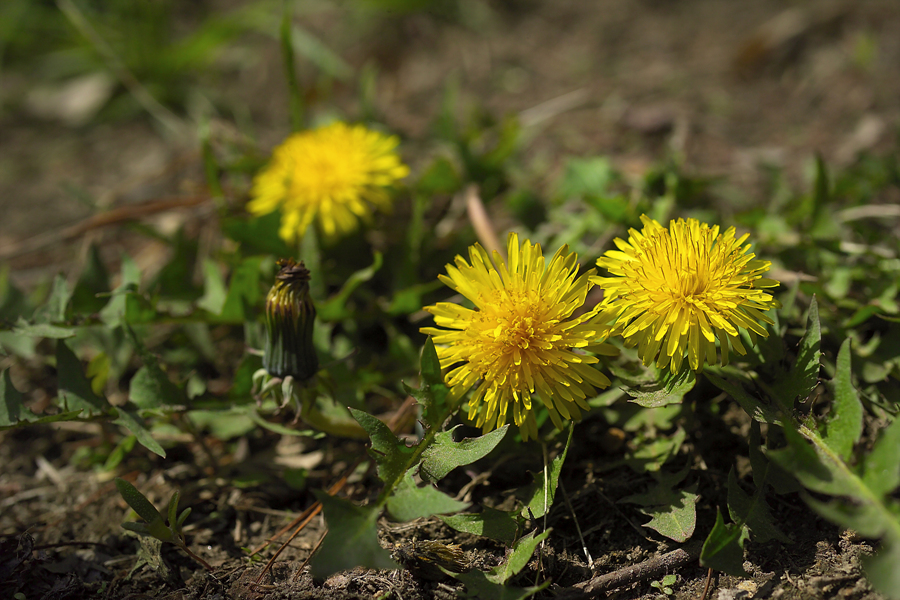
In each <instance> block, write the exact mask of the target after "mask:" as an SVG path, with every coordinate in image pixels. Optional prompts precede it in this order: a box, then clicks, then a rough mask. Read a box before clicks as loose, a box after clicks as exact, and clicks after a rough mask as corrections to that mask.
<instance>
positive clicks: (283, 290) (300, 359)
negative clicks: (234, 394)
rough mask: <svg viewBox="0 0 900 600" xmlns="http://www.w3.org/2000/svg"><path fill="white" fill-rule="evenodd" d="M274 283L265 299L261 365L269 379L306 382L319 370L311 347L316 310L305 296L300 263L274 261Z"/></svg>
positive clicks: (306, 283) (305, 280)
mask: <svg viewBox="0 0 900 600" xmlns="http://www.w3.org/2000/svg"><path fill="white" fill-rule="evenodd" d="M278 267H279V271H278V274H277V275H276V276H275V284H274V285H273V286H272V289H271V290H269V294H268V296H266V351H265V355H264V356H263V366H264V367H265V369H266V371H268V372H269V374H270V375H272V376H273V377H281V378H284V377H288V376H291V377H293V378H294V379H295V380H297V381H300V382H302V381H306V380H307V379H309V378H311V377H312V376H313V375H315V374H316V371H318V370H319V359H318V357H317V356H316V349H315V348H314V347H313V341H312V338H313V324H314V323H315V320H316V307H315V306H314V305H313V302H312V298H310V296H309V277H310V276H309V270H308V269H307V268H306V267H305V266H304V265H303V261H300V263H295V262H294V261H293V259H281V260H279V261H278Z"/></svg>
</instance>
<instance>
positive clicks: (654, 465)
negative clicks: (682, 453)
mask: <svg viewBox="0 0 900 600" xmlns="http://www.w3.org/2000/svg"><path fill="white" fill-rule="evenodd" d="M674 408H678V407H674ZM661 410H666V409H659V408H657V409H655V410H654V411H653V412H658V411H661ZM644 412H649V411H644ZM686 437H687V432H685V430H684V429H683V428H681V427H679V428H678V429H677V430H676V431H675V433H673V434H672V435H671V436H669V437H666V436H664V435H659V436H656V437H653V438H650V439H642V440H640V442H639V445H638V446H637V448H636V449H635V450H634V452H632V453H631V455H630V456H628V457H627V458H626V459H625V464H627V465H628V466H629V467H631V468H632V469H634V470H635V471H636V472H638V473H644V472H651V473H652V472H654V471H659V470H660V469H661V468H662V466H663V465H664V464H666V463H667V462H668V461H669V459H671V458H672V457H673V456H675V455H676V454H677V453H678V450H679V449H680V448H681V445H682V444H683V443H684V440H685V438H686Z"/></svg>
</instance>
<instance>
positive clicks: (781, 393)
mask: <svg viewBox="0 0 900 600" xmlns="http://www.w3.org/2000/svg"><path fill="white" fill-rule="evenodd" d="M821 343H822V329H821V325H820V324H819V305H818V303H817V302H816V297H815V296H813V298H812V301H811V302H810V303H809V316H808V317H807V320H806V333H804V334H803V337H802V338H801V339H800V347H799V348H798V349H797V358H796V359H795V360H794V364H793V366H792V367H791V369H790V371H788V372H787V373H786V374H785V375H784V377H783V379H782V380H781V381H779V382H778V384H777V385H776V386H775V390H776V392H777V394H778V401H779V402H780V403H781V404H782V406H784V407H785V409H787V410H790V408H791V407H792V406H793V402H794V399H795V398H797V397H798V396H799V397H800V398H801V399H805V398H806V397H807V396H809V394H810V393H811V392H812V391H813V389H814V388H815V387H816V385H817V384H818V382H819V358H820V357H821V355H822V353H821V351H820V350H819V348H820V346H821Z"/></svg>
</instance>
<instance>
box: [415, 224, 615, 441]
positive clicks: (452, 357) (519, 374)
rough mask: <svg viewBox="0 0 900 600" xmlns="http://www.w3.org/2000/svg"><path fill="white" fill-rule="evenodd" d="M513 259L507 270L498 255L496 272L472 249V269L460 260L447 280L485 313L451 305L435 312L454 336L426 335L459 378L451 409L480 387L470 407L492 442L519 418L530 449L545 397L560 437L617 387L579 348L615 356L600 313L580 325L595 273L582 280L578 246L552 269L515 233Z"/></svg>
mask: <svg viewBox="0 0 900 600" xmlns="http://www.w3.org/2000/svg"><path fill="white" fill-rule="evenodd" d="M507 255H508V256H509V262H508V263H505V262H504V261H503V259H502V257H501V256H500V254H499V253H497V252H494V260H493V264H492V263H491V259H490V258H489V256H488V253H487V252H486V251H485V250H484V248H482V247H481V246H480V245H479V244H475V245H473V246H470V247H469V261H468V262H467V261H466V260H465V259H464V258H463V257H462V256H457V257H456V261H455V263H456V264H455V266H454V265H447V273H448V275H447V276H445V275H440V276H439V277H440V280H441V281H443V282H444V283H445V284H447V285H448V286H450V287H451V288H453V289H454V290H456V291H457V292H459V293H460V294H462V295H463V296H465V297H466V298H468V299H469V300H470V301H471V302H472V304H474V306H475V308H474V310H473V309H469V308H465V307H463V306H460V305H458V304H453V303H450V302H438V303H437V304H435V305H433V306H428V307H425V310H427V311H428V312H430V313H431V314H433V315H434V321H435V324H436V325H438V327H440V328H444V329H440V328H438V327H423V328H422V329H421V331H422V333H425V334H428V335H431V336H433V340H434V343H435V345H436V347H437V353H438V358H439V359H440V361H441V367H443V368H449V369H450V371H449V372H448V373H447V375H446V382H447V385H448V386H449V387H450V394H449V399H450V401H451V402H453V401H456V400H459V399H460V398H462V397H463V395H464V394H465V393H466V392H467V391H469V390H470V389H471V388H472V387H473V386H475V385H476V384H478V386H477V389H476V390H475V391H474V393H473V394H472V396H471V397H470V399H469V419H470V420H475V422H476V424H477V426H479V427H481V428H482V429H483V430H484V432H485V433H487V432H488V431H491V430H493V429H495V428H496V427H500V426H502V425H504V424H505V423H506V420H507V415H508V413H509V412H512V417H513V421H514V422H515V424H516V425H518V426H519V428H520V429H521V431H522V437H523V438H524V439H526V440H527V439H528V438H536V437H537V422H536V421H535V417H534V409H535V408H536V406H535V405H534V398H535V396H537V397H538V398H540V400H541V402H542V403H543V404H544V406H546V407H547V410H548V411H549V413H550V418H551V419H552V421H553V423H554V424H555V425H556V427H557V428H559V429H562V427H563V423H562V419H571V420H578V419H580V418H581V411H582V410H585V411H586V410H588V408H589V407H588V404H587V402H586V398H588V397H591V396H593V395H594V393H595V388H597V387H606V386H608V385H609V379H607V378H606V376H605V375H603V374H602V373H600V372H599V371H598V370H596V369H595V368H593V367H592V366H591V365H592V364H593V363H596V362H597V360H598V359H597V358H596V357H595V356H591V355H588V354H584V353H582V352H576V351H575V350H574V349H575V348H580V349H586V350H591V351H594V352H598V353H607V354H608V353H609V352H608V350H609V349H610V347H609V346H607V345H605V344H602V343H600V342H601V341H602V340H601V338H602V337H603V335H604V333H605V332H606V330H607V328H606V327H605V326H602V325H598V324H597V323H592V322H591V320H592V318H593V316H594V314H595V313H594V312H593V311H589V312H587V313H585V314H583V315H581V316H577V317H575V316H573V313H574V312H575V311H576V310H577V309H578V308H580V307H581V306H582V305H583V304H584V301H585V298H586V297H587V293H588V290H589V289H590V288H591V287H592V284H591V282H590V276H591V275H593V274H594V273H595V271H594V269H590V270H589V271H588V272H586V273H585V274H583V275H581V276H580V277H577V272H578V264H577V262H576V261H577V259H578V256H577V255H576V254H575V253H569V251H568V246H563V247H562V248H560V250H559V251H558V252H557V253H556V254H555V255H554V256H553V258H552V259H550V264H549V266H547V265H546V260H545V258H544V256H543V254H542V253H541V247H540V245H532V244H531V242H530V241H528V240H526V241H525V242H524V244H522V245H521V247H520V246H519V238H518V236H517V235H516V234H514V233H511V234H510V235H509V239H508V242H507ZM494 264H496V265H497V266H496V267H495V266H494ZM510 407H512V409H511V410H510ZM560 417H562V419H561V418H560Z"/></svg>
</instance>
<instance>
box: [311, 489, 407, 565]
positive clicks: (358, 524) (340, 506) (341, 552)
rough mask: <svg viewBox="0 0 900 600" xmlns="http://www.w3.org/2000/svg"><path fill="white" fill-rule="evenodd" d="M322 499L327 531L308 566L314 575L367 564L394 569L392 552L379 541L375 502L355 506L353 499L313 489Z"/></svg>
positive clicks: (377, 512)
mask: <svg viewBox="0 0 900 600" xmlns="http://www.w3.org/2000/svg"><path fill="white" fill-rule="evenodd" d="M313 493H314V494H315V495H316V498H317V499H318V500H319V502H321V503H322V510H323V511H324V513H325V522H326V523H327V525H328V533H327V534H326V535H325V539H324V541H323V542H322V546H321V548H320V549H319V552H318V553H316V555H315V556H314V557H313V559H312V562H311V563H310V567H311V569H312V574H313V577H316V578H325V577H327V576H329V575H331V574H332V573H337V572H338V571H344V570H347V569H352V568H354V567H368V568H371V569H396V568H398V566H397V563H395V562H394V561H393V560H392V559H391V554H390V552H388V551H387V550H385V549H384V548H382V547H381V545H380V544H379V543H378V528H377V522H378V515H379V513H380V512H381V510H380V509H379V507H377V506H356V505H355V504H353V503H352V502H349V501H347V500H343V499H341V498H335V497H334V496H329V495H328V494H326V493H325V492H323V491H321V490H313Z"/></svg>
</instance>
